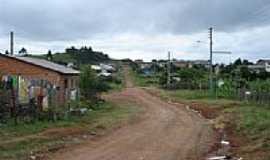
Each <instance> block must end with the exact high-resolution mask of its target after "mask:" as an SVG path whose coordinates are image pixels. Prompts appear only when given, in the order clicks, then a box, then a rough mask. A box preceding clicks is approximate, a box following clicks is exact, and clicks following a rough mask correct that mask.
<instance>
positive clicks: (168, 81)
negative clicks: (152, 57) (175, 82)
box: [167, 52, 171, 87]
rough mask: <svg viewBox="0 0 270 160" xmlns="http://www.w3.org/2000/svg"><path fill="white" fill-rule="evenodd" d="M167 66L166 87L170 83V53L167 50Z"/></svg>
mask: <svg viewBox="0 0 270 160" xmlns="http://www.w3.org/2000/svg"><path fill="white" fill-rule="evenodd" d="M167 65H168V67H167V69H168V71H167V72H168V78H167V87H169V86H170V84H171V53H170V52H168V64H167Z"/></svg>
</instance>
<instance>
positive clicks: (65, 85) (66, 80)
mask: <svg viewBox="0 0 270 160" xmlns="http://www.w3.org/2000/svg"><path fill="white" fill-rule="evenodd" d="M64 87H65V89H67V88H68V79H65V81H64Z"/></svg>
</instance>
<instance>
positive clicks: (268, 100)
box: [238, 89, 270, 105]
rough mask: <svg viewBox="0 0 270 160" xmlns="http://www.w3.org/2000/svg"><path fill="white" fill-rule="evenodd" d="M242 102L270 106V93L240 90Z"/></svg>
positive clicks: (239, 96)
mask: <svg viewBox="0 0 270 160" xmlns="http://www.w3.org/2000/svg"><path fill="white" fill-rule="evenodd" d="M238 98H239V100H240V101H245V102H248V103H255V104H259V105H270V93H269V92H258V91H255V90H247V89H240V90H239V91H238Z"/></svg>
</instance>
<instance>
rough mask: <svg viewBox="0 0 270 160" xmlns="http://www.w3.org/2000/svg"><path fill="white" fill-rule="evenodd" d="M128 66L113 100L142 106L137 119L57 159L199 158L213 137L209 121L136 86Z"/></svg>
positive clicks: (63, 152) (65, 151)
mask: <svg viewBox="0 0 270 160" xmlns="http://www.w3.org/2000/svg"><path fill="white" fill-rule="evenodd" d="M124 70H125V78H126V86H127V89H125V90H124V91H122V92H119V93H113V94H111V95H109V96H107V97H106V99H108V100H110V101H114V102H115V101H133V102H136V104H138V106H140V107H142V108H143V110H144V113H143V114H141V115H140V116H139V117H140V118H139V119H138V120H137V122H135V123H132V124H130V125H127V126H124V127H122V128H120V129H118V130H116V131H114V132H113V133H111V134H109V135H107V136H104V137H101V138H98V139H96V140H89V141H87V142H86V143H85V144H83V145H80V146H76V148H69V149H67V150H64V151H61V152H58V153H55V154H54V155H53V156H51V157H53V158H52V159H56V160H200V159H203V155H204V154H205V153H206V152H207V151H208V149H209V147H210V146H211V144H212V141H213V140H214V139H213V138H212V137H213V136H212V130H211V127H210V126H209V125H208V124H207V122H206V121H205V120H204V119H203V118H201V117H199V116H198V115H196V114H195V113H192V112H190V111H188V110H187V109H186V108H185V106H184V105H181V104H178V105H176V104H169V103H167V102H164V101H162V100H161V99H160V98H158V97H156V96H153V95H151V94H149V93H147V92H146V91H145V90H143V89H140V88H136V87H133V83H132V81H131V80H130V77H129V76H128V71H127V68H124Z"/></svg>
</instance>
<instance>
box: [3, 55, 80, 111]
mask: <svg viewBox="0 0 270 160" xmlns="http://www.w3.org/2000/svg"><path fill="white" fill-rule="evenodd" d="M79 75H80V72H79V71H77V70H74V69H72V68H69V67H66V66H63V65H59V64H56V63H53V62H51V61H47V60H43V59H37V58H31V57H17V56H11V55H4V54H0V78H1V81H2V82H4V84H8V83H10V81H12V86H13V87H14V90H15V92H16V99H17V102H18V103H27V102H28V101H29V100H30V99H36V100H37V101H39V103H40V105H42V106H43V107H47V106H50V105H54V106H59V105H65V104H66V103H67V102H69V101H71V100H76V99H77V98H78V94H79Z"/></svg>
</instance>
